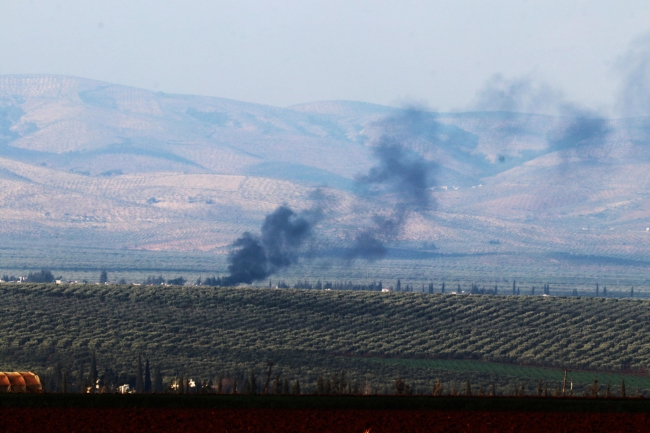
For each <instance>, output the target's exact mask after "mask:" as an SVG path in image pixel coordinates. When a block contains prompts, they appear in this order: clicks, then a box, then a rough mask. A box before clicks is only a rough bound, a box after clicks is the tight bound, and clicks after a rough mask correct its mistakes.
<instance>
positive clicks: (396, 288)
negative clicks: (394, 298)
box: [395, 279, 402, 292]
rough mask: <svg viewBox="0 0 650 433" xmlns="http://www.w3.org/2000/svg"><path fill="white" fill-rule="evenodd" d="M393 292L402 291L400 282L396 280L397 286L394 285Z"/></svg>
mask: <svg viewBox="0 0 650 433" xmlns="http://www.w3.org/2000/svg"><path fill="white" fill-rule="evenodd" d="M395 291H397V292H401V291H402V282H401V281H400V280H399V279H398V280H397V285H395Z"/></svg>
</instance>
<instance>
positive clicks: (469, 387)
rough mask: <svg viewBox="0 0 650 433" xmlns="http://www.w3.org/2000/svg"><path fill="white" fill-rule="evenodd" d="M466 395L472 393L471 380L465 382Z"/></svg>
mask: <svg viewBox="0 0 650 433" xmlns="http://www.w3.org/2000/svg"><path fill="white" fill-rule="evenodd" d="M465 395H467V396H470V395H472V384H471V383H469V380H468V381H467V383H466V384H465Z"/></svg>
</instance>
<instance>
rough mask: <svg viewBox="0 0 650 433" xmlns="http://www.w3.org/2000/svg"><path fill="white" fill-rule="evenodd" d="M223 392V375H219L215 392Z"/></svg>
mask: <svg viewBox="0 0 650 433" xmlns="http://www.w3.org/2000/svg"><path fill="white" fill-rule="evenodd" d="M222 392H223V376H222V375H219V379H218V380H217V394H221V393H222Z"/></svg>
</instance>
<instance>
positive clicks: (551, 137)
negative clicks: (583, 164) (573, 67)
mask: <svg viewBox="0 0 650 433" xmlns="http://www.w3.org/2000/svg"><path fill="white" fill-rule="evenodd" d="M474 109H477V110H482V111H502V112H507V113H513V114H514V113H536V114H550V115H555V116H559V119H558V121H557V122H556V123H557V126H555V127H554V128H552V129H551V130H550V131H549V132H548V135H547V137H546V140H547V142H548V143H549V150H550V151H558V155H559V156H560V158H561V160H562V164H561V166H560V170H561V171H562V172H564V171H565V170H566V166H567V162H568V161H569V159H571V158H577V159H578V160H586V159H591V158H592V157H593V152H592V150H593V149H594V148H596V147H598V146H600V145H602V144H604V143H605V141H606V139H607V137H608V135H609V134H610V132H611V128H610V125H609V122H608V120H607V119H606V118H605V117H603V116H602V115H600V114H599V113H598V112H596V111H594V110H590V109H587V108H584V107H580V106H578V105H576V104H573V103H570V102H567V101H566V100H565V99H564V95H563V93H562V92H561V91H560V90H558V89H554V88H553V87H551V86H549V85H547V84H544V83H540V82H537V81H535V80H533V79H532V78H530V77H520V78H514V79H506V78H504V77H503V76H501V75H494V76H493V77H492V78H490V79H489V80H488V81H487V82H486V84H485V85H484V86H483V88H482V89H481V90H479V92H478V93H477V96H476V102H475V106H474Z"/></svg>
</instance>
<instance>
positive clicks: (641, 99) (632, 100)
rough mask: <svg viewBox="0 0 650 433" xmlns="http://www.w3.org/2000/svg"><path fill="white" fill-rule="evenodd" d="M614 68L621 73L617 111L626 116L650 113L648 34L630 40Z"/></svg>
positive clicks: (649, 46) (649, 52) (649, 42)
mask: <svg viewBox="0 0 650 433" xmlns="http://www.w3.org/2000/svg"><path fill="white" fill-rule="evenodd" d="M616 68H617V70H618V72H619V73H621V75H622V81H621V84H620V87H619V91H618V101H617V109H618V112H620V113H621V114H622V115H623V116H626V117H638V116H648V115H650V34H647V35H644V36H642V37H639V38H637V39H636V40H634V41H632V43H631V44H630V46H629V49H628V51H627V52H626V53H625V54H623V55H622V56H620V57H619V58H618V60H617V62H616Z"/></svg>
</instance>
